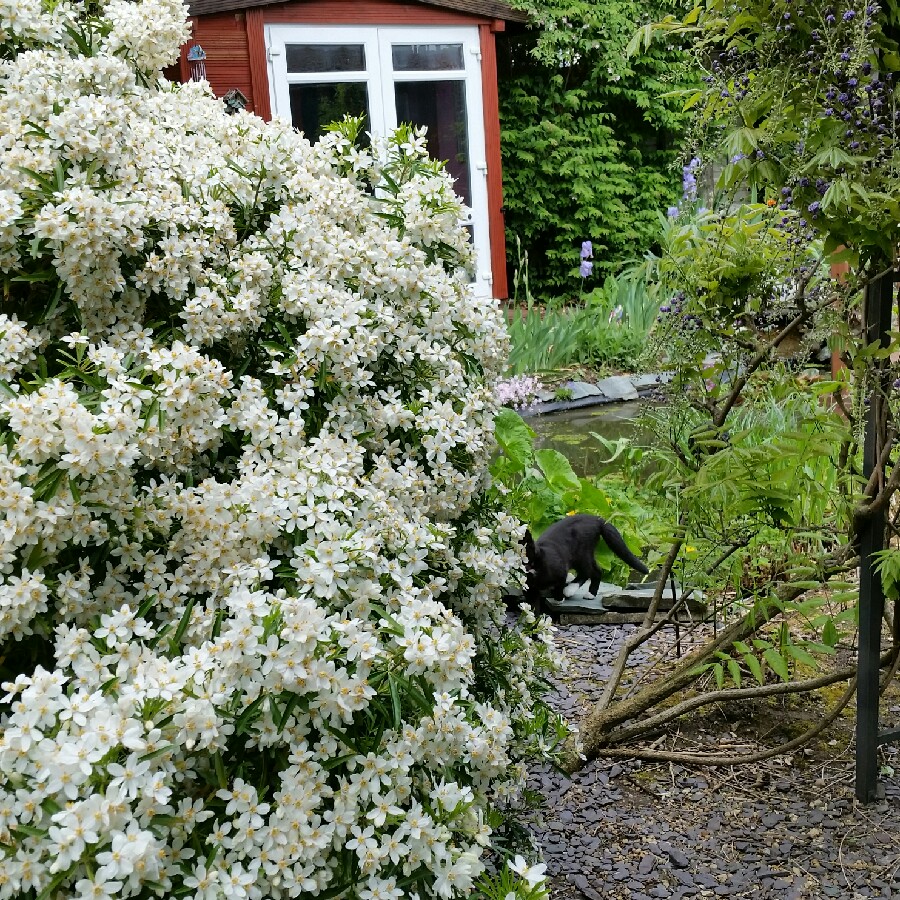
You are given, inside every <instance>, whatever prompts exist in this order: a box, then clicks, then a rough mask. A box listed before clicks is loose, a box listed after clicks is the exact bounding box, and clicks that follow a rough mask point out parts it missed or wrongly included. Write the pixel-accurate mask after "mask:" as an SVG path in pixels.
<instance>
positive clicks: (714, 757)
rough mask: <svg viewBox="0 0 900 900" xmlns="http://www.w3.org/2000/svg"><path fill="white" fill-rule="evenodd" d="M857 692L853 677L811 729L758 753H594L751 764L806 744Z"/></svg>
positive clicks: (608, 749)
mask: <svg viewBox="0 0 900 900" xmlns="http://www.w3.org/2000/svg"><path fill="white" fill-rule="evenodd" d="M855 693H856V676H854V677H853V678H852V679H851V680H850V683H849V684H848V685H847V689H846V690H845V691H844V693H843V694H842V695H841V698H840V700H838V702H837V705H836V706H835V707H834V709H833V710H831V712H830V713H828V715H827V716H826V717H825V718H824V719H822V720H821V721H820V722H818V723H816V724H815V725H814V726H813V727H812V728H810V729H809V730H807V731H805V732H804V733H803V734H801V735H800V736H799V737H796V738H794V739H793V740H792V741H788V742H787V743H786V744H781V745H780V746H778V747H773V748H771V749H769V750H760V751H759V752H758V753H748V754H746V755H744V756H725V755H719V754H715V753H710V754H705V753H679V752H677V751H674V750H673V751H669V750H642V749H640V748H626V747H604V748H603V749H602V750H600V751H599V752H598V753H597V754H596V755H597V756H604V757H610V758H612V759H646V760H652V761H654V762H674V763H683V764H686V765H698V766H746V765H750V764H752V763H758V762H762V761H763V760H766V759H772V758H773V757H775V756H784V755H785V754H787V753H791V752H792V751H793V750H796V749H797V748H798V747H802V746H803V745H804V744H807V743H809V741H811V740H812V739H813V738H814V737H816V735H818V734H821V732H823V731H824V730H825V729H826V728H827V727H828V726H829V725H830V724H831V723H832V722H833V721H834V720H835V719H836V718H837V717H838V716H839V715H840V714H841V712H842V711H843V709H844V707H845V706H846V705H847V704H848V703H849V702H850V700H851V699H852V698H853V695H854V694H855Z"/></svg>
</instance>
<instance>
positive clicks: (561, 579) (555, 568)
mask: <svg viewBox="0 0 900 900" xmlns="http://www.w3.org/2000/svg"><path fill="white" fill-rule="evenodd" d="M601 537H602V538H603V540H604V541H606V545H607V546H608V547H609V549H610V550H612V552H613V553H615V554H616V556H618V557H619V559H621V560H622V561H623V562H626V563H628V565H629V566H631V567H632V568H633V569H637V570H638V572H641V573H643V574H644V575H646V574H647V573H648V572H649V571H650V570H649V569H648V568H647V567H646V566H645V565H644V563H643V562H641V560H639V559H638V558H637V557H636V556H635V555H634V554H633V553H632V552H631V551H630V550H629V549H628V545H627V544H626V543H625V539H624V538H623V537H622V535H621V534H620V533H619V531H618V529H616V528H615V527H614V526H613V525H610V523H609V522H607V521H606V519H601V518H600V516H591V515H588V514H586V513H579V514H577V515H574V516H566V517H565V518H564V519H560V520H559V521H558V522H554V523H553V524H552V525H551V526H550V527H549V528H548V529H547V530H546V531H545V532H544V533H543V534H542V535H541V536H540V537H539V538H538V539H537V541H535V540H534V538H533V537H532V536H531V532H530V531H527V532H526V533H525V555H526V557H527V559H528V576H527V581H526V587H525V600H526V602H527V603H529V604H530V605H531V607H532V608H533V609H534V610H535V611H538V612H539V611H540V609H541V596H542V595H543V594H544V593H549V595H550V596H551V597H552V598H553V599H554V600H555V601H556V602H557V603H562V602H563V599H564V596H563V590H564V589H565V586H566V576H567V575H568V574H569V571H570V570H571V569H574V570H575V578H576V581H577V582H578V583H579V584H583V583H584V582H585V581H587V580H588V579H590V582H591V594H596V593H597V589H598V588H599V586H600V582H601V581H602V580H603V575H602V573H601V571H600V569H599V567H598V566H597V561H596V560H595V559H594V548H595V547H596V546H597V541H598V540H600V538H601Z"/></svg>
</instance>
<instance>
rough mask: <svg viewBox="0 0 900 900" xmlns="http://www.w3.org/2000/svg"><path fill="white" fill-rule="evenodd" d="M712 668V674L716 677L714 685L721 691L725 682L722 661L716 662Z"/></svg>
mask: <svg viewBox="0 0 900 900" xmlns="http://www.w3.org/2000/svg"><path fill="white" fill-rule="evenodd" d="M712 670H713V676H714V677H715V679H716V687H717V688H718V689H719V690H720V691H721V690H722V687H723V686H724V684H725V670H724V669H723V668H722V663H716V664H715V665H714V666H713V667H712Z"/></svg>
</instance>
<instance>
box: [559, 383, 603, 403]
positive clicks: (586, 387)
mask: <svg viewBox="0 0 900 900" xmlns="http://www.w3.org/2000/svg"><path fill="white" fill-rule="evenodd" d="M563 388H564V390H567V391H569V393H570V394H571V396H570V397H569V399H570V400H583V399H584V398H585V397H599V396H601V394H603V393H604V392H603V391H601V390H600V388H598V387H595V386H594V385H593V384H588V383H587V382H586V381H570V382H568V383H567V384H565V385H563Z"/></svg>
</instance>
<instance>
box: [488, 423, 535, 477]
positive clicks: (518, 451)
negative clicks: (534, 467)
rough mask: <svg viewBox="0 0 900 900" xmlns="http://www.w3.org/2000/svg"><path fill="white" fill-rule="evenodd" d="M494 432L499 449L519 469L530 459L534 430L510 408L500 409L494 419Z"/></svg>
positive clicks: (522, 468) (523, 467)
mask: <svg viewBox="0 0 900 900" xmlns="http://www.w3.org/2000/svg"><path fill="white" fill-rule="evenodd" d="M494 434H495V436H496V438H497V443H498V444H499V445H500V449H501V450H502V451H503V452H504V453H505V454H506V456H507V457H509V459H510V460H512V462H513V463H515V465H516V466H517V468H518V470H519V471H522V470H524V469H525V466H526V465H528V463H529V462H531V459H532V453H533V451H532V442H533V441H534V432H533V431H532V430H531V429H530V428H529V427H528V426H527V425H526V424H525V420H524V419H523V418H522V417H521V416H520V415H519V414H518V413H517V412H513V410H511V409H501V410H500V412H498V413H497V417H496V418H495V419H494Z"/></svg>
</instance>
